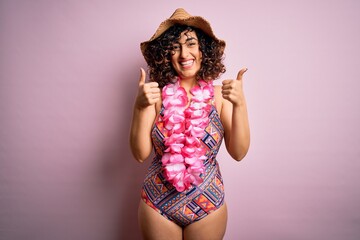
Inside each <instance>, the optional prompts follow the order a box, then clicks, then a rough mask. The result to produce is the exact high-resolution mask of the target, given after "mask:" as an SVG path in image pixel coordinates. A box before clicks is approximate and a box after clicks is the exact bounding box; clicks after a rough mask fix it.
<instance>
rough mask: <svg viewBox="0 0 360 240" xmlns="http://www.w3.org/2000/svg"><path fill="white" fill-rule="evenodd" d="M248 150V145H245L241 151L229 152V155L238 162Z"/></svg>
mask: <svg viewBox="0 0 360 240" xmlns="http://www.w3.org/2000/svg"><path fill="white" fill-rule="evenodd" d="M248 150H249V147H246V148H244V149H242V150H241V151H238V152H233V153H232V154H230V156H231V157H232V158H233V159H234V160H235V161H237V162H240V161H241V160H243V159H244V158H245V156H246V155H247V153H248Z"/></svg>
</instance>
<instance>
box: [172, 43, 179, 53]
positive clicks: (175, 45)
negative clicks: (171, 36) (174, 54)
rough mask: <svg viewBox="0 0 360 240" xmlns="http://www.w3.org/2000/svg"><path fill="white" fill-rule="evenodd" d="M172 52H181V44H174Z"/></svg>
mask: <svg viewBox="0 0 360 240" xmlns="http://www.w3.org/2000/svg"><path fill="white" fill-rule="evenodd" d="M172 50H173V51H179V50H180V45H179V44H174V45H173V46H172Z"/></svg>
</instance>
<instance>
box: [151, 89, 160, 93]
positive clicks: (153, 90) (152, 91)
mask: <svg viewBox="0 0 360 240" xmlns="http://www.w3.org/2000/svg"><path fill="white" fill-rule="evenodd" d="M149 92H151V93H158V94H160V92H161V91H160V88H150V90H149Z"/></svg>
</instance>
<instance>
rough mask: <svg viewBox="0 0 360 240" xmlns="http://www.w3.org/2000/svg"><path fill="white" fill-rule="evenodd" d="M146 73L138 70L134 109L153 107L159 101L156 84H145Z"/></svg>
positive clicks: (157, 85) (158, 89)
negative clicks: (138, 76)
mask: <svg viewBox="0 0 360 240" xmlns="http://www.w3.org/2000/svg"><path fill="white" fill-rule="evenodd" d="M145 79H146V73H145V70H144V69H142V68H141V69H140V79H139V89H138V94H137V97H136V103H135V104H136V107H138V108H140V109H143V108H147V107H149V106H151V105H154V104H155V103H156V102H158V101H159V100H160V97H161V91H160V88H159V84H158V83H157V82H148V83H146V82H145Z"/></svg>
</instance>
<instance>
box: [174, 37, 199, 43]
mask: <svg viewBox="0 0 360 240" xmlns="http://www.w3.org/2000/svg"><path fill="white" fill-rule="evenodd" d="M191 40H198V39H196V38H195V37H188V38H187V39H186V40H185V42H184V43H186V42H188V41H191ZM176 43H179V44H184V43H180V42H179V41H176Z"/></svg>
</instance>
